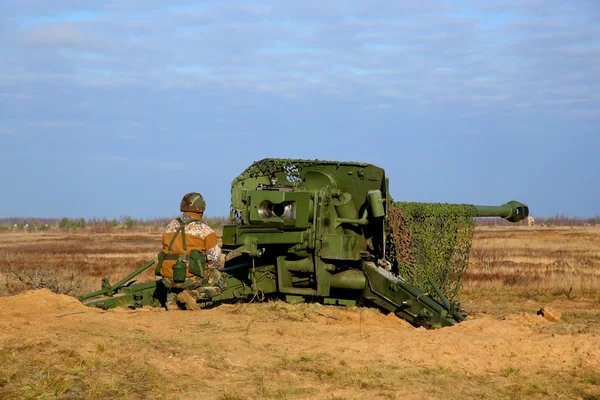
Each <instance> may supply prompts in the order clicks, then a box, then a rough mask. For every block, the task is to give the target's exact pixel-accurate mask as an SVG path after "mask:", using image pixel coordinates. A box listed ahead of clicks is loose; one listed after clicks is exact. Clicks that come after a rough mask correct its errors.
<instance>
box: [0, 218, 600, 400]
mask: <svg viewBox="0 0 600 400" xmlns="http://www.w3.org/2000/svg"><path fill="white" fill-rule="evenodd" d="M159 247H160V232H159V231H150V232H121V233H106V234H89V233H86V232H85V230H83V231H82V230H80V231H79V233H76V234H74V233H71V234H67V233H62V232H53V231H49V232H44V233H38V234H33V233H28V234H24V233H3V234H0V256H1V260H0V294H1V295H2V297H0V398H2V399H29V398H31V399H36V398H60V399H80V398H97V399H105V398H106V399H108V398H126V399H139V398H158V399H197V398H206V399H221V400H226V399H228V400H242V399H312V398H318V399H332V400H333V399H400V398H409V399H422V398H430V399H439V398H444V399H458V398H460V399H464V398H489V399H497V398H505V399H512V398H517V399H518V398H539V399H546V398H564V399H574V398H579V399H587V400H592V399H600V228H595V227H577V228H569V227H566V228H547V227H544V228H542V227H539V228H538V227H536V228H527V227H524V226H518V227H497V228H494V227H478V228H477V229H476V233H475V238H474V243H473V249H472V253H471V263H470V269H469V272H468V274H467V276H466V277H465V281H464V288H463V291H462V294H461V296H460V298H461V300H462V302H463V306H464V308H465V309H466V310H467V311H469V312H470V315H471V316H470V317H469V319H468V320H467V321H466V322H463V323H461V324H459V325H457V326H455V327H451V328H444V329H440V330H435V331H427V330H424V329H415V328H413V327H411V326H410V325H408V324H406V323H405V322H403V321H401V320H399V319H397V318H396V317H394V316H385V315H383V314H381V313H380V312H379V311H377V310H374V309H361V308H343V307H330V306H321V305H319V304H300V305H289V304H286V303H283V302H269V303H259V304H254V303H253V304H235V305H220V306H218V307H215V308H212V309H207V310H202V311H200V312H187V311H176V312H166V311H164V310H159V309H141V310H133V311H131V310H123V309H122V310H115V311H102V310H96V309H88V308H86V307H84V306H82V305H81V304H80V303H79V302H78V301H77V300H76V299H74V298H73V297H70V296H65V295H57V294H55V293H53V292H51V291H49V290H47V289H42V290H36V291H27V289H31V288H50V289H52V290H54V291H58V292H62V293H68V294H70V295H78V294H81V293H85V292H89V291H92V290H97V289H98V288H99V286H100V279H101V278H102V277H104V276H107V277H109V278H110V279H111V281H112V282H115V281H116V280H118V279H120V278H122V277H123V276H125V275H126V274H127V273H129V272H130V271H132V270H133V269H134V268H136V267H137V266H139V265H141V264H143V263H145V262H146V261H147V260H149V259H152V258H154V257H155V256H156V253H157V252H158V250H159ZM139 279H140V280H150V279H154V276H153V274H152V272H151V271H147V272H146V273H145V275H143V276H142V277H140V278H139ZM541 307H546V308H551V309H553V310H554V311H555V312H556V313H561V314H562V316H561V319H560V321H559V322H550V321H548V320H547V319H545V318H543V317H542V316H539V315H536V311H537V310H539V309H540V308H541Z"/></svg>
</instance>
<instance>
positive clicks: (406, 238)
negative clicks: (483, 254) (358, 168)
mask: <svg viewBox="0 0 600 400" xmlns="http://www.w3.org/2000/svg"><path fill="white" fill-rule="evenodd" d="M475 215H476V209H475V207H474V206H472V205H469V204H437V203H405V202H396V203H393V202H392V203H390V207H389V211H388V220H387V238H388V243H387V245H386V247H387V251H386V254H388V258H390V260H389V261H391V262H392V264H393V265H394V266H395V268H397V272H398V274H399V275H400V276H402V277H403V278H405V279H406V280H407V281H408V282H410V283H412V284H413V285H415V286H417V287H419V288H421V289H422V290H424V291H426V292H428V293H429V294H432V295H434V294H435V291H434V289H433V287H432V286H431V284H430V283H429V279H430V278H432V279H433V280H434V281H435V282H436V283H437V285H438V286H439V287H440V289H441V290H442V292H443V293H444V295H445V296H446V297H447V298H448V299H449V300H453V299H454V298H456V296H457V295H458V292H459V291H460V288H461V285H462V283H461V281H462V277H463V274H464V273H465V271H466V270H467V267H468V262H469V253H470V251H471V241H472V239H473V228H474V226H475Z"/></svg>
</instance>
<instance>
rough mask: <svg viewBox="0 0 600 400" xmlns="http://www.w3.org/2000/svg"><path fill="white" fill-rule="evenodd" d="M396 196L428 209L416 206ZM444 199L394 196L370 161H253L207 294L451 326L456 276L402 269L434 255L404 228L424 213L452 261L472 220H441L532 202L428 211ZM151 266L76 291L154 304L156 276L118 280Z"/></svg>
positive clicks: (98, 303) (159, 288) (161, 295)
mask: <svg viewBox="0 0 600 400" xmlns="http://www.w3.org/2000/svg"><path fill="white" fill-rule="evenodd" d="M403 204H408V205H410V204H413V205H417V206H419V207H420V208H419V207H417V209H424V210H428V211H426V212H423V211H419V212H415V208H414V207H413V209H411V208H410V207H409V206H406V205H403ZM423 205H425V206H426V207H424V208H423V207H421V206H423ZM445 206H450V205H443V204H426V203H393V202H392V200H391V197H390V195H389V193H388V181H387V179H386V177H385V172H384V170H383V169H382V168H379V167H376V166H374V165H371V164H363V163H355V162H334V161H317V160H313V161H311V160H283V159H265V160H262V161H258V162H255V163H254V164H252V165H251V166H250V167H248V168H247V169H246V170H245V171H244V172H243V173H242V174H241V175H239V176H238V177H236V178H235V179H234V180H233V182H232V187H231V210H232V215H231V222H232V224H231V225H226V226H225V227H224V228H223V237H222V241H223V244H222V249H223V251H224V252H225V253H226V254H227V257H226V261H225V265H224V267H223V268H222V269H221V272H222V274H223V276H224V277H225V278H226V279H227V289H226V290H225V291H223V293H221V294H220V295H218V296H215V297H213V298H212V299H211V300H212V302H227V301H237V300H248V299H263V298H268V297H280V298H283V299H285V300H286V301H288V302H291V303H293V302H303V301H307V300H309V301H320V302H322V303H324V304H331V305H356V304H359V305H363V304H364V305H373V306H376V307H379V308H380V309H382V310H384V311H385V312H393V313H395V314H396V315H397V316H398V317H400V318H403V319H405V320H407V321H409V322H410V323H411V324H413V325H415V326H425V327H427V328H434V327H442V326H450V325H453V324H455V323H456V322H460V321H462V320H464V317H465V314H464V312H463V311H461V310H460V304H459V303H458V302H455V301H451V299H449V296H448V292H446V293H444V290H443V289H441V287H442V286H443V285H442V284H441V283H442V282H440V281H441V280H448V279H450V280H452V279H454V280H457V279H460V276H441V277H440V276H433V277H432V276H425V278H426V280H425V281H422V282H411V281H410V280H409V279H407V277H406V276H403V275H408V276H410V275H411V271H413V270H418V269H419V268H425V267H426V264H427V263H428V258H432V257H429V256H428V254H429V253H427V251H428V250H427V247H428V246H430V245H428V244H427V243H429V242H431V241H427V240H426V241H424V240H422V239H423V238H422V237H421V236H422V233H420V232H418V231H417V230H414V231H413V232H407V229H409V228H410V227H411V226H413V225H414V226H419V224H423V223H425V221H426V220H428V221H430V223H431V227H432V229H430V233H431V232H433V235H434V236H437V237H440V238H442V239H443V241H445V242H444V243H445V245H444V246H441V247H440V248H439V249H437V250H436V251H437V253H439V254H442V255H443V259H444V260H445V262H447V263H456V262H458V261H457V260H459V257H457V254H458V253H457V250H456V248H453V246H454V247H457V246H456V244H457V243H458V242H457V241H460V240H459V239H460V238H461V237H462V238H463V239H464V238H466V240H463V241H462V242H461V243H463V246H462V252H463V253H465V252H466V257H467V258H468V252H469V251H470V240H471V236H469V235H472V226H473V224H471V225H469V224H450V225H448V224H447V223H446V222H445V221H458V220H464V221H474V218H475V217H489V216H496V217H503V218H505V219H507V220H509V221H511V222H517V221H520V220H522V219H524V218H526V217H527V216H528V214H529V210H528V207H527V206H525V205H523V204H521V203H519V202H516V201H511V202H509V203H507V204H504V205H501V206H498V207H490V206H472V205H452V206H453V207H454V206H456V207H458V208H459V209H460V210H461V212H460V213H457V212H453V213H450V214H449V215H445V214H444V213H438V214H437V215H433V218H431V215H426V214H431V210H438V209H440V210H445V209H446V208H447V207H446V208H444V207H445ZM411 210H412V211H411ZM465 210H466V211H465ZM409 211H410V212H409ZM411 212H412V215H409V214H410V213H411ZM433 214H435V212H434V213H433ZM411 224H412V225H411ZM448 243H450V244H451V246H447V244H448ZM464 244H466V245H464ZM459 247H460V246H459ZM402 249H403V250H402ZM459 250H460V249H459ZM462 261H463V262H464V259H463V260H462ZM434 263H438V264H439V263H440V262H439V260H437V261H435V262H434ZM430 264H431V263H430ZM151 265H152V261H151V262H149V263H147V264H145V265H144V266H142V267H141V268H140V269H138V270H137V271H135V272H134V273H132V274H130V275H129V276H127V277H126V278H125V279H123V280H121V281H120V282H119V283H117V284H116V285H110V283H109V282H108V281H106V280H104V281H103V287H102V289H101V290H99V291H97V292H94V293H90V294H88V295H84V296H82V297H80V300H81V301H83V303H84V304H86V305H88V306H94V307H101V308H112V307H117V306H127V307H132V308H136V307H141V306H144V305H154V306H158V307H160V306H162V305H164V302H165V298H166V290H165V288H164V286H163V285H162V281H161V280H157V281H154V282H147V283H135V282H134V283H132V284H129V285H128V286H123V285H124V283H125V282H127V281H129V280H130V279H132V278H133V277H134V276H135V275H137V274H139V273H141V272H142V271H143V270H144V269H146V268H149V267H150V266H151ZM402 271H408V273H407V274H403V273H402ZM446 275H447V274H446ZM423 282H424V283H423ZM425 286H426V287H425ZM446 286H447V285H446ZM446 286H444V287H446ZM425 289H427V292H426V291H425Z"/></svg>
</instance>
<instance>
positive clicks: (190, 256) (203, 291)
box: [157, 192, 226, 310]
mask: <svg viewBox="0 0 600 400" xmlns="http://www.w3.org/2000/svg"><path fill="white" fill-rule="evenodd" d="M205 208H206V203H205V201H204V199H203V198H202V195H200V193H195V192H192V193H188V194H186V195H185V196H183V199H182V200H181V206H180V210H181V211H182V212H183V215H182V216H181V217H180V218H177V219H174V220H172V221H171V222H169V224H168V225H167V227H166V228H165V231H164V233H163V235H162V247H163V251H162V252H161V253H159V255H158V261H159V262H158V268H157V271H158V272H159V274H160V276H162V281H163V283H164V284H165V286H166V287H167V290H168V294H167V302H166V308H167V310H176V309H179V304H182V305H185V308H186V309H188V310H199V309H200V307H199V306H198V303H197V300H207V299H210V298H211V297H213V296H216V295H218V294H220V293H222V292H223V290H224V289H225V286H226V283H225V280H224V279H223V277H222V276H221V273H220V272H219V270H218V268H219V267H220V265H221V248H220V247H219V245H218V244H217V235H215V232H214V231H213V230H212V229H211V228H210V227H209V226H208V225H206V224H205V223H203V222H202V221H201V220H202V215H203V214H204V210H205Z"/></svg>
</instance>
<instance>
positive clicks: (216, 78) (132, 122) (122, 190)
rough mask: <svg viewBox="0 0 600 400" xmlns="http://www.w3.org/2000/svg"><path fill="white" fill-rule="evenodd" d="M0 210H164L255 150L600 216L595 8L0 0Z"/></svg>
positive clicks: (428, 194) (439, 197)
mask: <svg viewBox="0 0 600 400" xmlns="http://www.w3.org/2000/svg"><path fill="white" fill-rule="evenodd" d="M0 59H1V60H2V62H1V63H0V141H1V142H0V143H2V146H1V148H2V157H0V179H1V180H2V198H1V201H0V206H1V207H0V217H14V216H34V217H62V216H67V217H86V218H89V217H100V218H101V217H107V218H112V217H119V216H123V215H130V216H133V217H136V218H149V217H160V216H172V215H175V214H176V213H177V211H178V210H177V208H178V205H179V202H180V200H181V197H182V196H183V194H185V193H186V192H189V191H199V192H201V193H202V194H203V195H204V196H205V198H206V200H207V203H208V209H207V215H210V216H220V215H226V214H227V213H228V210H229V188H230V183H231V181H232V179H233V178H234V177H235V176H236V175H237V174H239V173H240V172H241V171H243V170H244V169H245V168H246V167H247V166H248V165H250V164H251V163H252V162H253V161H256V160H259V159H262V158H266V157H283V158H288V157H289V158H308V159H326V160H343V161H361V162H369V163H373V164H376V165H378V166H381V167H383V168H385V169H386V173H387V175H388V177H389V178H390V189H391V193H392V195H393V196H394V198H395V199H396V200H403V201H432V202H452V203H472V204H492V205H495V204H501V203H504V202H506V201H508V200H511V199H517V200H520V201H523V202H525V203H527V204H528V205H529V206H530V208H531V211H532V214H533V215H537V216H553V215H555V214H557V213H564V214H567V215H570V216H594V215H599V214H600V184H599V183H600V182H599V181H600V179H599V178H598V175H599V173H600V171H599V170H600V160H599V158H600V128H599V127H600V3H599V2H597V1H571V2H565V1H537V0H514V1H485V2H482V1H452V2H450V1H447V2H443V1H433V0H431V1H420V2H408V1H403V2H400V1H395V2H391V1H369V2H364V1H326V2H324V1H318V2H317V1H302V2H300V1H265V2H259V1H227V2H225V1H219V2H211V1H204V2H198V1H157V0H118V1H102V2H96V1H89V0H88V1H83V0H62V1H47V0H31V1H27V0H18V1H17V0H0Z"/></svg>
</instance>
